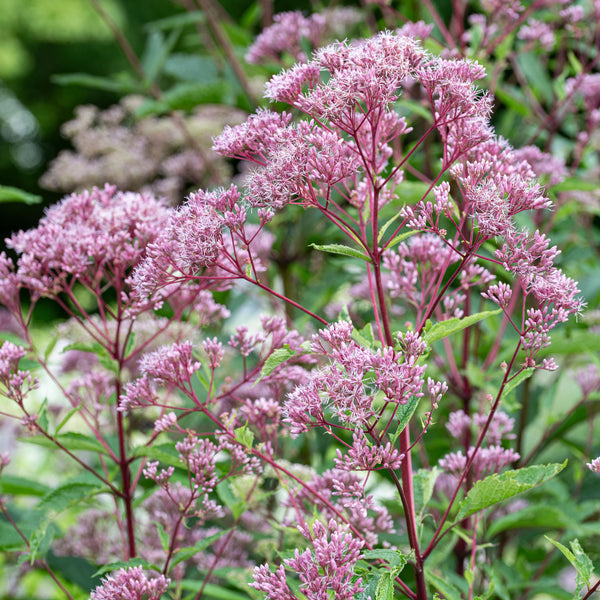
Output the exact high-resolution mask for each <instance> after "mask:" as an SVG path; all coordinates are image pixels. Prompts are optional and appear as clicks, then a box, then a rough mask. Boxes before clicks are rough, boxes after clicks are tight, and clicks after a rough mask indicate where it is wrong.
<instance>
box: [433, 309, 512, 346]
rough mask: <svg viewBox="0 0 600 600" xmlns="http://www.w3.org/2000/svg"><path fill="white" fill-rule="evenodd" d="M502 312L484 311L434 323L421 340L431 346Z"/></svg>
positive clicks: (499, 310) (500, 310) (498, 310)
mask: <svg viewBox="0 0 600 600" xmlns="http://www.w3.org/2000/svg"><path fill="white" fill-rule="evenodd" d="M500 312H502V309H501V308H499V309H497V310H485V311H483V312H479V313H475V314H473V315H469V316H468V317H463V318H462V319H459V318H458V317H453V318H452V319H447V320H446V321H441V322H440V323H436V324H435V325H433V326H432V327H431V328H430V329H429V331H427V332H426V333H425V334H424V336H423V340H424V341H425V343H426V344H427V345H429V346H430V345H431V344H433V343H434V342H437V341H439V340H441V339H443V338H445V337H448V336H449V335H452V334H453V333H457V332H458V331H462V330H463V329H466V328H467V327H470V326H471V325H474V324H475V323H478V322H479V321H482V320H483V319H487V318H488V317H491V316H493V315H497V314H498V313H500Z"/></svg>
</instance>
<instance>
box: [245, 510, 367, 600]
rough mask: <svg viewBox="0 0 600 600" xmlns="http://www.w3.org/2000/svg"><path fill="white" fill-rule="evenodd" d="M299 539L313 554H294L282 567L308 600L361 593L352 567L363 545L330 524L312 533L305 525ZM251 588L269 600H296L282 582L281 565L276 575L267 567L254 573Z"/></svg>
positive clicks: (348, 599)
mask: <svg viewBox="0 0 600 600" xmlns="http://www.w3.org/2000/svg"><path fill="white" fill-rule="evenodd" d="M298 529H299V530H300V532H301V533H302V535H303V536H304V537H305V538H306V539H307V540H309V541H310V542H311V544H312V546H313V550H312V551H311V550H310V549H307V550H305V551H304V552H302V553H301V552H300V551H299V550H296V551H295V554H294V558H288V559H286V560H284V563H285V564H286V565H287V566H288V567H290V568H291V569H292V570H293V571H295V572H296V573H297V574H298V576H299V577H300V581H301V582H302V583H301V586H300V587H301V589H302V592H303V593H304V595H305V596H306V598H308V600H321V599H323V598H327V597H328V594H329V592H333V593H334V597H335V598H336V600H352V599H353V598H354V597H355V594H358V593H359V592H360V591H361V590H362V589H363V585H362V580H361V579H360V577H359V578H357V579H355V578H354V575H353V567H354V565H355V563H356V561H358V559H359V558H360V551H361V548H362V546H363V543H362V542H360V541H359V540H357V539H356V538H354V537H353V536H352V534H351V533H350V532H349V531H348V528H347V527H340V526H339V525H338V524H337V523H336V522H335V521H333V520H331V521H329V524H328V527H327V529H326V528H325V526H324V525H323V524H322V523H321V522H320V521H316V522H315V524H314V525H313V527H312V531H311V529H310V527H309V526H308V525H306V524H305V525H302V526H299V527H298ZM250 585H251V586H252V587H254V588H256V589H257V590H260V591H262V592H265V593H266V594H267V597H268V598H269V599H270V600H296V598H297V597H296V596H295V595H294V594H293V593H292V591H291V590H290V588H289V586H288V584H287V582H286V580H285V569H284V566H283V565H280V566H279V568H278V569H277V571H276V572H275V573H272V572H271V571H270V570H269V565H262V566H260V567H256V568H255V569H254V583H251V584H250Z"/></svg>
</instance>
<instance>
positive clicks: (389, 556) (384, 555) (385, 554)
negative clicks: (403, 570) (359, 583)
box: [362, 548, 406, 567]
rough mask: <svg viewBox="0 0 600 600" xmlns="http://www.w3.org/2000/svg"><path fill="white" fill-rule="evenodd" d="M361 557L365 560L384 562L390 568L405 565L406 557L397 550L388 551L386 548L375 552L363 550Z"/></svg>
mask: <svg viewBox="0 0 600 600" xmlns="http://www.w3.org/2000/svg"><path fill="white" fill-rule="evenodd" d="M362 557H363V558H364V559H365V560H385V561H386V562H387V563H388V564H389V565H390V566H392V567H396V566H399V565H400V564H402V563H406V556H405V555H404V554H402V552H400V551H399V550H389V549H388V548H378V549H376V550H364V551H363V552H362Z"/></svg>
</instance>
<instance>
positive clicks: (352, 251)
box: [310, 244, 371, 262]
mask: <svg viewBox="0 0 600 600" xmlns="http://www.w3.org/2000/svg"><path fill="white" fill-rule="evenodd" d="M310 245H311V246H312V247H313V248H314V249H315V250H320V251H321V252H329V253H330V254H340V255H343V256H351V257H353V258H360V259H361V260H364V261H366V262H370V261H371V259H370V258H369V257H368V256H367V255H366V254H364V253H363V252H361V251H360V250H357V249H356V248H351V247H350V246H344V244H323V245H321V244H310Z"/></svg>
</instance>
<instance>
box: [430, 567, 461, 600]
mask: <svg viewBox="0 0 600 600" xmlns="http://www.w3.org/2000/svg"><path fill="white" fill-rule="evenodd" d="M425 579H426V580H427V582H428V583H429V584H430V585H432V586H433V587H434V588H435V589H436V590H438V591H439V592H440V593H441V594H442V595H443V596H444V598H445V599H446V600H462V596H461V594H460V591H459V590H458V589H457V588H456V587H455V586H454V585H453V584H452V583H450V582H448V581H446V580H445V579H442V578H441V577H438V576H437V575H435V574H434V573H433V572H432V571H430V570H429V569H425Z"/></svg>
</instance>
